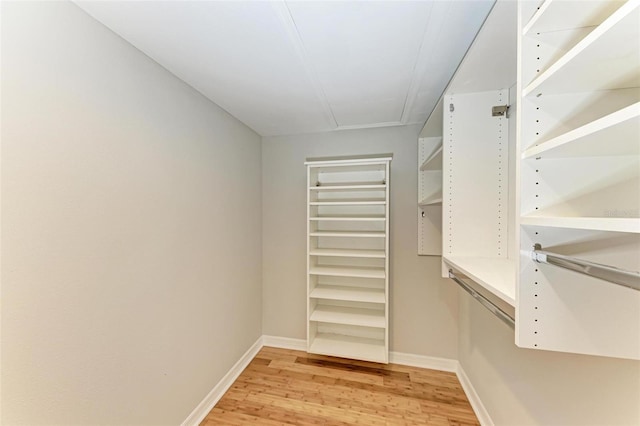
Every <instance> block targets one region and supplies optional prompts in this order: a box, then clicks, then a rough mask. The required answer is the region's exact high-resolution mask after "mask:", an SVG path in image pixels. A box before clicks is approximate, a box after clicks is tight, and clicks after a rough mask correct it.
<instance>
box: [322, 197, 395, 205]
mask: <svg viewBox="0 0 640 426" xmlns="http://www.w3.org/2000/svg"><path fill="white" fill-rule="evenodd" d="M386 203H387V201H386V200H385V199H384V198H368V199H364V198H363V199H347V198H345V199H343V200H338V199H332V200H320V201H310V202H309V205H311V206H375V205H384V204H386Z"/></svg>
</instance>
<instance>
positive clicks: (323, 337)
mask: <svg viewBox="0 0 640 426" xmlns="http://www.w3.org/2000/svg"><path fill="white" fill-rule="evenodd" d="M309 352H311V353H314V354H318V355H332V356H339V357H345V358H357V359H361V360H363V361H372V362H387V358H386V355H387V351H386V348H385V345H384V341H383V340H376V339H365V338H363V337H353V336H344V335H341V334H329V333H318V334H317V335H316V337H315V338H314V339H313V340H312V341H311V342H310V344H309Z"/></svg>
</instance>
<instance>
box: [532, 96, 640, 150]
mask: <svg viewBox="0 0 640 426" xmlns="http://www.w3.org/2000/svg"><path fill="white" fill-rule="evenodd" d="M639 153H640V102H636V103H635V104H632V105H629V106H627V107H625V108H622V109H620V110H618V111H615V112H613V113H611V114H609V115H606V116H604V117H602V118H599V119H597V120H595V121H592V122H591V123H588V124H585V125H584V126H581V127H578V128H577V129H574V130H572V131H570V132H567V133H565V134H563V135H560V136H558V137H555V138H553V139H549V140H548V141H546V142H542V143H540V144H539V145H537V146H534V147H531V148H529V149H527V150H526V151H525V152H524V153H523V154H522V158H523V159H527V158H535V157H541V158H559V157H591V156H611V155H638V154H639Z"/></svg>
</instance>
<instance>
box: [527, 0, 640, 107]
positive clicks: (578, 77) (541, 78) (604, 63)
mask: <svg viewBox="0 0 640 426" xmlns="http://www.w3.org/2000/svg"><path fill="white" fill-rule="evenodd" d="M639 9H640V3H639V2H638V1H636V0H631V1H629V2H627V3H626V4H624V5H623V6H622V7H620V8H619V9H618V10H617V11H616V12H614V13H613V14H612V15H611V16H610V17H609V18H607V19H606V20H605V21H604V22H603V23H602V24H600V25H599V26H598V27H597V28H596V29H594V30H593V31H592V32H591V33H589V34H588V35H587V36H586V37H585V38H583V39H582V40H581V41H580V42H579V43H578V44H576V45H575V46H574V47H573V48H572V49H571V50H569V51H568V52H567V53H565V54H564V55H563V56H562V57H561V58H560V59H558V60H557V61H556V62H555V63H554V64H553V65H551V66H550V67H549V68H548V69H547V70H546V71H544V72H542V73H541V74H540V75H538V77H536V78H535V79H534V80H533V81H531V83H529V84H528V85H527V86H526V87H525V88H524V89H523V91H522V95H523V96H529V95H533V94H536V95H537V94H539V93H543V94H545V95H549V94H555V93H567V92H578V91H593V90H609V89H621V88H625V87H637V86H639V85H640V73H638V67H639V66H640V63H639V61H640V52H639V45H640V41H639V40H640V25H638V20H639V19H640V14H639V13H638V12H639ZM621 58H624V60H618V59H621Z"/></svg>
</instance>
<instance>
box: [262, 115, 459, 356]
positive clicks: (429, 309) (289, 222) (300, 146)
mask: <svg viewBox="0 0 640 426" xmlns="http://www.w3.org/2000/svg"><path fill="white" fill-rule="evenodd" d="M419 131H420V129H419V128H418V127H416V126H408V127H387V128H377V129H365V130H347V131H336V132H331V133H315V134H308V135H297V136H281V137H267V138H264V139H263V147H262V167H263V169H262V172H263V173H262V191H263V192H262V195H263V205H262V207H263V210H262V213H263V219H262V220H263V224H262V229H263V246H262V247H263V254H262V256H263V258H262V259H263V295H264V300H263V330H264V333H265V334H268V335H275V336H283V337H290V338H298V339H306V288H305V287H306V275H305V274H306V224H305V220H306V188H305V186H306V168H305V166H304V161H305V159H306V158H308V157H327V156H339V155H365V154H386V153H393V161H392V162H391V206H390V209H391V210H390V220H391V222H390V227H391V230H390V232H391V240H390V249H391V257H390V270H391V281H390V288H391V290H390V298H391V303H390V339H391V340H390V349H391V350H392V351H396V352H405V353H411V354H418V355H428V356H436V357H445V358H456V357H457V337H456V336H457V333H458V331H457V315H458V313H457V312H458V310H457V309H458V308H457V296H456V289H455V286H453V285H452V284H451V282H450V281H448V280H444V279H441V278H439V274H440V258H439V257H424V256H418V255H417V238H418V232H417V208H418V202H417V186H418V177H417V168H418V165H417V161H418V160H417V158H418V142H417V138H418V132H419Z"/></svg>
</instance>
